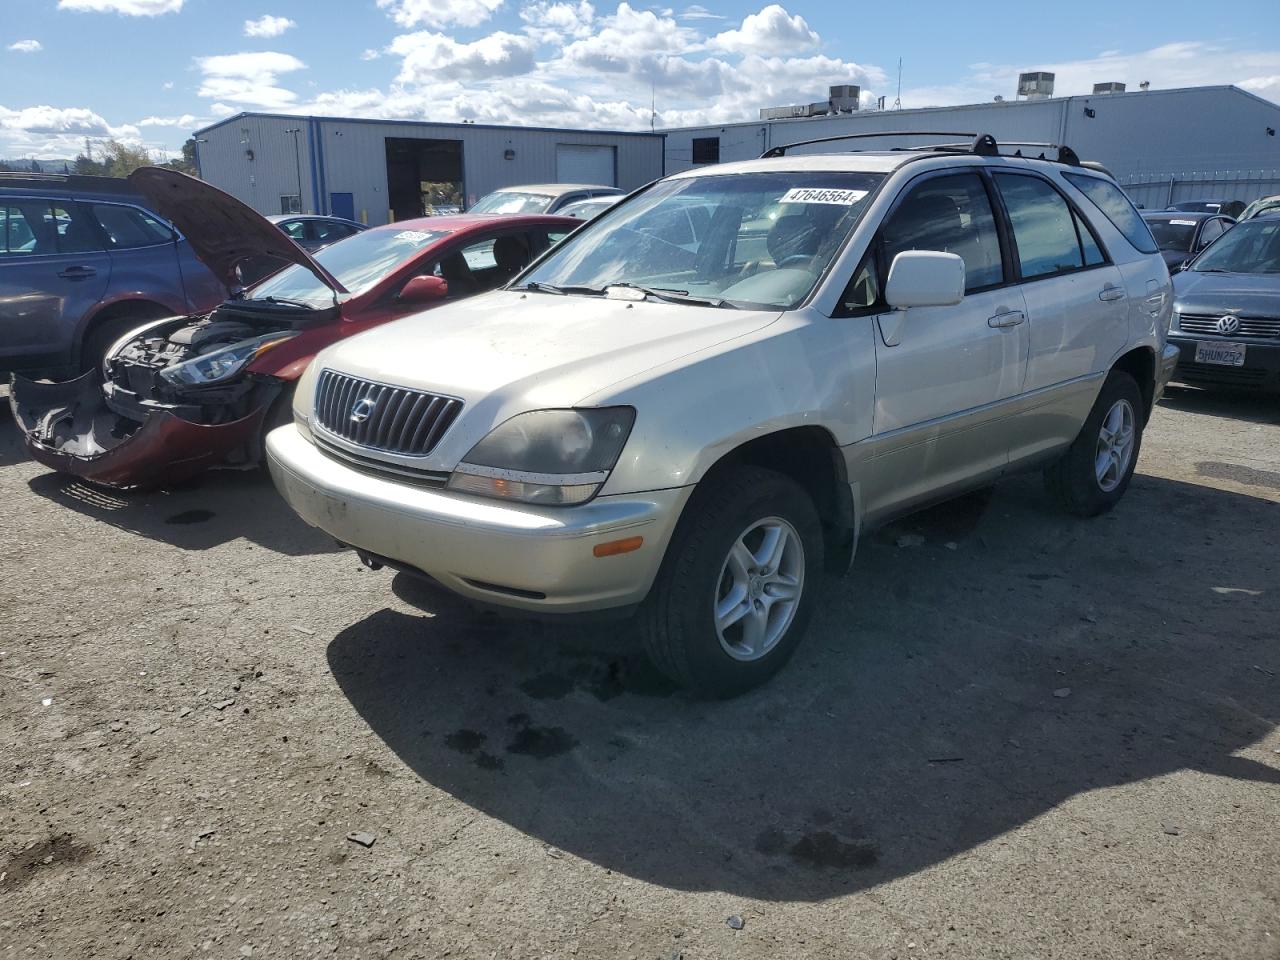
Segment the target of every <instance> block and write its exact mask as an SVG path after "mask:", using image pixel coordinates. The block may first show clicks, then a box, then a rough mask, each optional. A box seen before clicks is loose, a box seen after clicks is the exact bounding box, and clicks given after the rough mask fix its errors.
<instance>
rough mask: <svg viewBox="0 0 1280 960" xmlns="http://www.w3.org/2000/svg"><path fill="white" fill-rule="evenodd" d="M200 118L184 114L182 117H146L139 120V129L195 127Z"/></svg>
mask: <svg viewBox="0 0 1280 960" xmlns="http://www.w3.org/2000/svg"><path fill="white" fill-rule="evenodd" d="M199 122H200V118H199V117H197V116H195V115H194V114H190V113H184V114H183V115H182V116H180V117H144V118H143V119H141V120H139V121H138V123H137V126H139V127H194V126H195V125H196V124H198V123H199Z"/></svg>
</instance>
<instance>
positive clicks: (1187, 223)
mask: <svg viewBox="0 0 1280 960" xmlns="http://www.w3.org/2000/svg"><path fill="white" fill-rule="evenodd" d="M1169 222H1170V223H1172V224H1173V225H1174V226H1175V227H1194V226H1195V225H1196V222H1195V221H1194V220H1170V221H1169Z"/></svg>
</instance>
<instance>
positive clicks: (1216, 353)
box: [1196, 340, 1245, 367]
mask: <svg viewBox="0 0 1280 960" xmlns="http://www.w3.org/2000/svg"><path fill="white" fill-rule="evenodd" d="M1244 348H1245V344H1243V343H1208V342H1206V341H1204V340H1201V341H1200V342H1199V343H1197V344H1196V363H1219V364H1222V365H1223V366H1227V367H1243V366H1244Z"/></svg>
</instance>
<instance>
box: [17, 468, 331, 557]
mask: <svg viewBox="0 0 1280 960" xmlns="http://www.w3.org/2000/svg"><path fill="white" fill-rule="evenodd" d="M27 485H28V486H29V487H30V488H31V491H32V492H33V493H36V494H38V495H39V496H42V497H44V498H45V499H47V500H51V501H53V502H54V503H57V504H59V505H60V506H63V507H66V508H67V509H70V510H75V511H77V512H78V513H81V514H83V515H85V516H86V517H89V518H90V519H92V520H96V521H98V522H100V523H107V524H110V525H111V526H113V527H116V528H117V529H119V530H125V531H127V532H129V533H133V534H137V535H138V536H140V537H146V538H147V539H148V540H156V541H159V542H161V543H168V544H171V545H173V546H175V547H179V548H181V549H183V550H208V549H209V548H210V547H216V546H218V545H220V544H223V543H228V542H230V541H232V540H238V539H241V538H243V539H246V540H249V541H250V542H251V543H256V544H258V545H259V546H262V547H264V548H266V549H268V550H274V551H275V552H277V553H282V554H285V555H286V556H304V555H309V554H316V553H332V552H335V551H337V550H340V549H341V548H340V547H339V546H338V545H337V544H336V543H335V542H334V541H333V539H332V538H331V537H329V536H328V535H327V534H324V533H322V532H321V531H319V530H317V529H315V528H314V527H310V526H307V524H305V523H303V522H302V520H300V519H299V518H298V516H297V515H296V514H295V513H294V512H293V511H292V510H291V509H289V506H288V504H286V503H285V502H284V500H283V499H281V497H280V494H279V493H277V492H276V488H275V487H274V486H273V485H272V483H271V478H270V477H269V476H268V475H267V473H266V471H265V470H251V471H228V470H214V471H211V472H209V473H207V474H204V475H203V476H200V477H197V478H196V479H194V480H191V481H188V482H186V483H183V484H181V485H179V486H175V487H172V488H169V489H164V490H152V491H146V492H139V491H120V490H111V489H108V488H105V487H99V486H94V485H93V484H90V483H86V482H84V481H83V480H78V479H76V478H74V477H68V476H65V475H63V474H59V473H42V474H40V475H39V476H36V477H32V478H31V480H29V481H28V484H27Z"/></svg>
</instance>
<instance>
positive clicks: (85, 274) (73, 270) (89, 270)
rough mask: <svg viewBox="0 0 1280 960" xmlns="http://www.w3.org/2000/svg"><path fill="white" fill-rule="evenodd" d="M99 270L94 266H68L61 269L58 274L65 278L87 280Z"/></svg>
mask: <svg viewBox="0 0 1280 960" xmlns="http://www.w3.org/2000/svg"><path fill="white" fill-rule="evenodd" d="M97 272H98V271H97V270H95V269H93V267H67V269H65V270H59V271H58V276H60V277H62V278H63V279H64V280H85V279H87V278H89V277H92V276H93V275H94V274H96V273H97Z"/></svg>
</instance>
